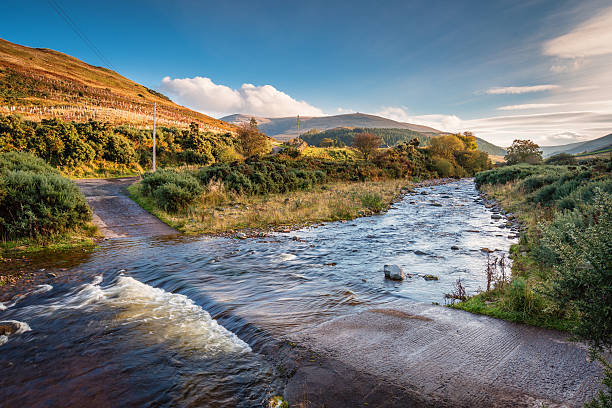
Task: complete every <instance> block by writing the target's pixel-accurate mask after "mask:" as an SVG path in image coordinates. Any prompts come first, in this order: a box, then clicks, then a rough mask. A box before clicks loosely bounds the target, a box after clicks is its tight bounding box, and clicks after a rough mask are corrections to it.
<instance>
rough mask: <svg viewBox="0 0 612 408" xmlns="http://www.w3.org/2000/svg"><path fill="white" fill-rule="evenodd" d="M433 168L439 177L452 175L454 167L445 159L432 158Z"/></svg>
mask: <svg viewBox="0 0 612 408" xmlns="http://www.w3.org/2000/svg"><path fill="white" fill-rule="evenodd" d="M434 168H435V169H436V172H437V173H438V175H440V177H453V176H454V175H455V167H454V166H453V164H452V163H451V162H450V161H448V160H446V159H442V158H439V159H434Z"/></svg>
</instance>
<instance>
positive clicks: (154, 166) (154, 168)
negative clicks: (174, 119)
mask: <svg viewBox="0 0 612 408" xmlns="http://www.w3.org/2000/svg"><path fill="white" fill-rule="evenodd" d="M155 108H156V103H155V102H153V171H155V170H156V167H157V166H156V163H155Z"/></svg>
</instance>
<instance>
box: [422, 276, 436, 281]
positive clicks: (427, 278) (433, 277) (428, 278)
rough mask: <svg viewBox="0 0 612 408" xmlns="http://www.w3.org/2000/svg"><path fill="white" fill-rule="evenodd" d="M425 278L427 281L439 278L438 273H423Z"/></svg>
mask: <svg viewBox="0 0 612 408" xmlns="http://www.w3.org/2000/svg"><path fill="white" fill-rule="evenodd" d="M423 279H425V280H426V281H431V280H438V277H437V276H436V275H423Z"/></svg>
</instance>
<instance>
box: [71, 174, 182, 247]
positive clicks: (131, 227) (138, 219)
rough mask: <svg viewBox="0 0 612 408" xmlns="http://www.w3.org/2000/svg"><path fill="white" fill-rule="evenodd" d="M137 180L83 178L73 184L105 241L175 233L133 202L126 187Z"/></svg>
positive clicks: (131, 178)
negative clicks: (85, 200) (87, 204)
mask: <svg viewBox="0 0 612 408" xmlns="http://www.w3.org/2000/svg"><path fill="white" fill-rule="evenodd" d="M137 180H138V178H137V177H129V178H119V179H82V180H77V181H76V183H77V185H78V186H79V188H80V189H81V191H82V192H83V194H84V195H85V198H86V199H87V202H88V203H89V205H90V207H91V208H92V210H93V222H94V224H96V225H97V226H98V228H100V232H101V233H102V234H103V235H104V237H106V238H119V237H144V236H159V235H173V234H177V231H176V230H174V229H173V228H171V227H169V226H168V225H166V224H164V223H163V222H161V221H160V220H158V219H157V218H155V217H154V216H153V215H151V214H149V213H148V212H146V211H145V210H143V209H142V208H141V207H140V206H139V205H138V204H136V203H135V202H134V201H132V200H131V199H130V198H129V197H128V195H127V191H126V188H127V187H128V186H130V185H131V184H133V183H134V182H136V181H137Z"/></svg>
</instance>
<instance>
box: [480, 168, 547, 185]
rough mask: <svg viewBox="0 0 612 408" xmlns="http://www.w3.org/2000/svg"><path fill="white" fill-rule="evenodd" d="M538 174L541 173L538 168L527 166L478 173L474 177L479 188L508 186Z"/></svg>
mask: <svg viewBox="0 0 612 408" xmlns="http://www.w3.org/2000/svg"><path fill="white" fill-rule="evenodd" d="M538 172H540V170H539V169H538V168H536V167H534V166H529V165H525V164H522V165H515V166H504V167H500V168H496V169H493V170H489V171H483V172H481V173H478V174H477V175H476V176H475V177H474V182H475V183H476V185H477V186H480V185H483V184H506V183H508V182H511V181H516V180H521V179H524V178H526V177H529V176H531V175H532V174H536V173H538Z"/></svg>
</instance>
